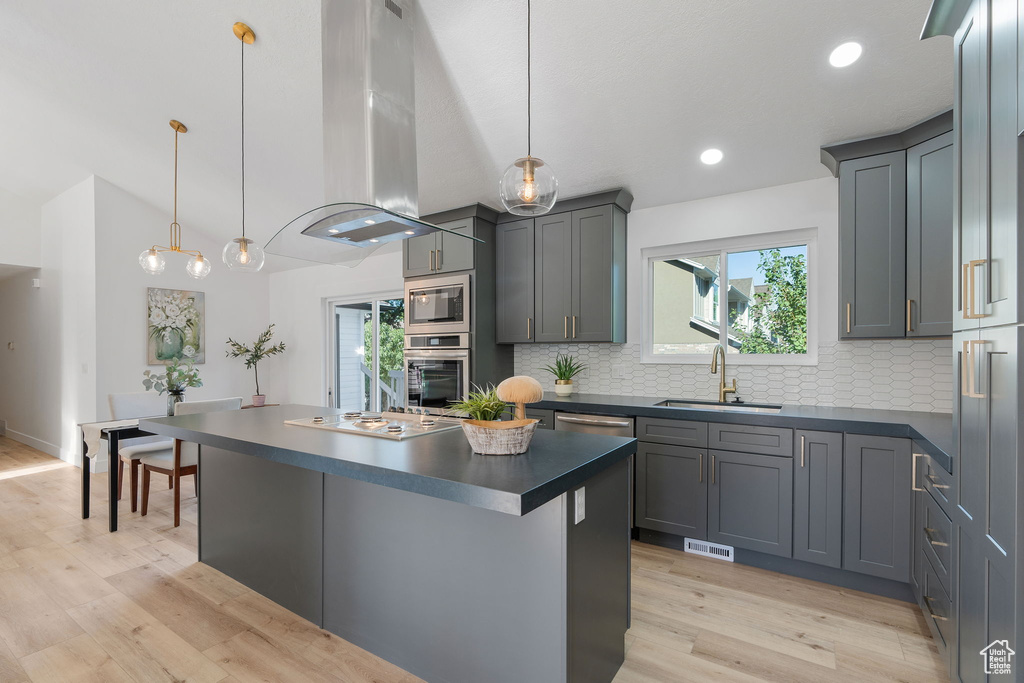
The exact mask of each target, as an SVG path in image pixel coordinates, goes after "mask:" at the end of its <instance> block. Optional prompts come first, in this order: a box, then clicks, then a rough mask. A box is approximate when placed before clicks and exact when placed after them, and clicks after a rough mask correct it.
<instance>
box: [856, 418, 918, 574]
mask: <svg viewBox="0 0 1024 683" xmlns="http://www.w3.org/2000/svg"><path fill="white" fill-rule="evenodd" d="M843 472H844V476H843V569H847V570H850V571H855V572H861V573H863V574H871V575H873V576H879V577H882V578H884V579H892V580H894V581H902V582H904V583H906V582H908V581H909V580H910V554H911V533H910V529H911V504H912V502H913V501H912V498H911V476H910V475H911V453H910V441H909V440H907V439H899V438H893V437H886V436H869V435H864V434H847V435H846V438H845V441H844V447H843Z"/></svg>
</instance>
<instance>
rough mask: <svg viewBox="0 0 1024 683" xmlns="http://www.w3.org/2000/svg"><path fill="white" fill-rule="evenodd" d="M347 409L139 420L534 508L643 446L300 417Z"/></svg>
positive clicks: (158, 430)
mask: <svg viewBox="0 0 1024 683" xmlns="http://www.w3.org/2000/svg"><path fill="white" fill-rule="evenodd" d="M341 412H343V411H340V410H335V409H331V408H322V407H316V406H306V405H282V406H275V407H266V408H259V409H254V410H239V411H235V410H232V411H226V412H219V413H198V414H194V415H179V416H177V417H166V418H144V419H142V420H140V421H139V427H140V428H141V429H144V430H146V431H149V432H153V433H154V434H161V435H163V436H169V437H173V438H176V439H181V440H183V441H191V442H194V443H198V444H200V445H205V446H211V447H214V448H223V449H226V450H231V451H235V452H238V453H244V454H246V455H251V456H254V457H258V458H264V459H267V460H272V461H275V462H279V463H283V464H286V465H294V466H296V467H301V468H304V469H308V470H314V471H318V472H324V473H326V474H335V475H340V476H344V477H349V478H352V479H357V480H360V481H366V482H370V483H373V484H379V485H381V486H386V487H389V488H395V489H402V490H405V491H411V492H413V493H420V494H423V495H426V496H431V497H434V498H441V499H444V500H450V501H455V502H459V503H465V504H467V505H472V506H475V507H480V508H485V509H490V510H496V511H498V512H504V513H508V514H513V515H525V514H527V513H528V512H530V511H532V510H535V509H536V508H538V507H540V506H541V505H543V504H545V503H547V502H548V501H550V500H553V499H554V498H557V497H558V496H560V495H561V494H563V493H565V492H566V491H569V490H570V489H572V488H573V487H575V486H577V485H579V484H582V483H583V482H585V481H587V480H588V479H589V478H591V477H592V476H594V475H595V474H597V473H599V472H601V471H602V470H604V469H606V468H607V467H609V466H611V465H613V464H615V463H617V462H619V461H621V460H623V459H625V458H628V457H629V456H630V455H631V454H633V453H634V452H635V451H636V439H630V438H624V437H614V436H599V435H594V434H580V433H575V432H561V431H559V432H556V431H552V430H543V429H540V430H537V432H536V434H535V435H534V438H533V441H532V443H531V445H530V450H528V451H527V452H526V453H523V454H522V455H478V454H476V453H474V452H473V449H472V448H471V447H470V445H469V443H468V442H467V441H466V437H465V436H464V435H463V433H462V430H454V429H453V430H450V431H446V432H440V433H437V434H432V435H429V436H420V437H416V438H411V439H406V440H402V441H393V440H390V439H381V438H375V437H370V436H361V435H358V434H344V433H336V432H331V431H328V430H323V429H311V428H308V427H301V426H298V425H286V424H284V422H285V420H294V419H298V418H304V417H314V416H317V415H337V414H340V413H341Z"/></svg>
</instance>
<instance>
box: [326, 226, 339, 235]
mask: <svg viewBox="0 0 1024 683" xmlns="http://www.w3.org/2000/svg"><path fill="white" fill-rule="evenodd" d="M327 232H329V233H331V234H332V235H337V234H338V233H339V232H341V231H340V230H336V229H335V228H331V229H330V230H328V231H327Z"/></svg>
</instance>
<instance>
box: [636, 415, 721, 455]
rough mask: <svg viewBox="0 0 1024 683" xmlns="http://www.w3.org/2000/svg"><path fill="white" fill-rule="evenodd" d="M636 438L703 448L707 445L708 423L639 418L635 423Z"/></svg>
mask: <svg viewBox="0 0 1024 683" xmlns="http://www.w3.org/2000/svg"><path fill="white" fill-rule="evenodd" d="M636 438H637V439H639V440H640V441H650V442H651V443H664V444H669V445H671V446H688V447H690V448H705V447H707V445H708V423H707V422H689V421H686V420H662V419H656V418H653V417H640V418H637V421H636Z"/></svg>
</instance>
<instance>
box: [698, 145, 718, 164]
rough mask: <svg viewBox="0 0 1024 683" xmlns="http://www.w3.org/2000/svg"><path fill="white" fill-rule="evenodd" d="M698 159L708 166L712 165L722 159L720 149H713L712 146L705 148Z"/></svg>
mask: <svg viewBox="0 0 1024 683" xmlns="http://www.w3.org/2000/svg"><path fill="white" fill-rule="evenodd" d="M700 160H701V161H703V162H704V163H705V164H707V165H708V166H713V165H714V164H717V163H718V162H719V161H721V160H722V150H720V149H715V148H714V147H712V148H711V149H706V150H704V151H703V152H701V153H700Z"/></svg>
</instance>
